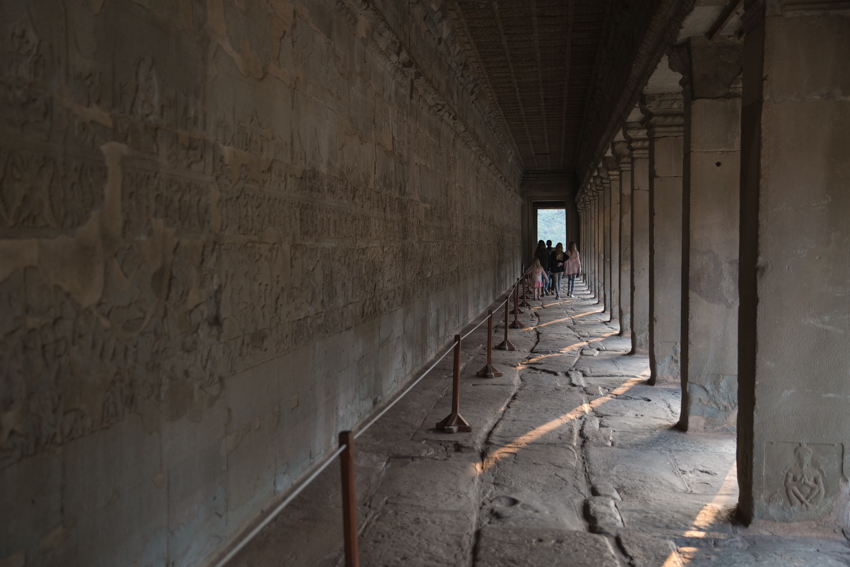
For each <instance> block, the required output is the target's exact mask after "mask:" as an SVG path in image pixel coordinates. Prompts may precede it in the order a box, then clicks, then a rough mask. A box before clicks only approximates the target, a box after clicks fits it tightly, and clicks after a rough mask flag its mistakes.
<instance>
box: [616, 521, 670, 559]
mask: <svg viewBox="0 0 850 567" xmlns="http://www.w3.org/2000/svg"><path fill="white" fill-rule="evenodd" d="M617 543H618V544H619V545H620V547H621V548H622V549H623V551H624V552H625V553H626V555H627V556H628V557H629V560H630V564H631V565H632V566H633V567H662V566H663V567H684V565H685V564H684V562H683V561H682V557H681V556H680V555H679V553H678V552H677V551H676V544H675V541H674V539H673V538H670V537H663V536H658V535H656V534H653V533H647V532H645V531H643V530H640V529H634V530H630V529H623V530H619V531H618V533H617Z"/></svg>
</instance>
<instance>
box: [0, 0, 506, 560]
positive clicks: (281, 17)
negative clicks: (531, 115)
mask: <svg viewBox="0 0 850 567" xmlns="http://www.w3.org/2000/svg"><path fill="white" fill-rule="evenodd" d="M54 4H55V3H53V2H49V1H44V0H37V1H32V2H19V1H6V2H3V4H2V8H0V14H2V16H0V34H2V36H3V37H5V38H7V39H8V41H7V42H6V43H4V44H3V47H2V51H3V58H2V59H3V61H4V64H3V66H2V70H0V73H2V81H0V83H2V85H3V86H2V88H0V91H2V98H3V100H4V103H3V105H2V109H0V184H2V187H0V193H2V195H1V196H0V225H2V226H0V304H2V305H3V317H2V320H3V323H2V324H0V327H2V328H0V350H2V352H3V353H4V354H3V356H2V360H3V364H2V367H3V369H4V372H3V376H2V387H0V392H2V394H0V414H2V416H3V417H2V425H0V469H2V470H3V471H4V473H3V474H5V475H7V476H8V477H10V478H18V477H19V476H20V475H19V474H18V473H14V472H12V471H11V470H8V471H7V470H6V469H7V468H8V467H13V468H17V467H21V471H25V470H31V469H32V468H34V467H36V464H37V463H42V462H43V459H44V458H46V457H45V456H46V455H54V454H56V452H57V451H61V452H62V458H61V459H60V462H59V463H58V464H57V467H58V468H57V470H58V473H56V474H58V475H59V478H58V479H57V478H53V477H52V476H51V477H50V478H47V477H43V475H41V476H40V475H34V478H42V479H43V482H44V483H45V486H44V490H43V492H42V495H43V497H44V498H43V499H36V506H37V510H32V511H31V512H27V513H24V512H22V513H21V518H20V525H22V526H29V528H27V529H28V530H31V532H30V533H28V534H27V535H26V536H23V535H21V534H19V533H18V532H17V531H15V532H14V533H9V534H8V535H9V538H6V537H3V538H2V539H3V541H4V545H7V544H6V542H7V541H8V542H9V543H8V545H9V546H11V548H10V549H5V548H3V549H2V550H0V559H2V558H5V557H6V556H7V555H10V554H12V553H13V552H14V553H17V552H18V551H20V550H22V549H25V551H26V553H25V554H26V556H27V557H28V559H27V564H32V565H36V564H39V563H44V564H47V563H48V562H50V561H52V562H54V563H57V562H58V564H63V565H69V566H73V565H87V566H88V565H101V564H116V563H121V562H124V563H127V562H130V563H133V562H136V563H139V564H149V563H150V564H166V563H169V564H174V565H194V564H197V563H199V562H201V561H205V560H207V559H208V558H209V556H210V555H211V554H214V553H215V552H216V551H217V550H218V549H220V546H222V545H224V544H225V543H226V542H228V541H229V538H231V537H232V536H234V535H235V534H237V533H239V532H240V531H242V530H243V529H244V527H245V526H246V525H247V524H248V523H250V522H251V521H253V519H254V518H255V517H256V515H257V514H259V513H260V512H261V510H262V509H263V508H264V507H267V505H268V504H269V502H270V501H272V500H274V499H275V498H276V497H277V495H278V494H279V493H280V492H282V491H285V490H287V489H288V488H289V487H290V486H291V484H292V482H293V481H294V480H295V479H297V478H298V477H299V476H301V475H302V474H303V473H304V471H305V470H307V469H308V467H309V466H310V465H311V464H312V463H315V461H316V459H318V458H321V456H322V455H323V454H327V451H328V450H329V449H331V448H332V447H333V446H334V444H335V442H336V441H335V440H336V436H337V433H338V432H339V431H340V430H341V429H347V428H351V427H353V426H354V425H355V424H357V423H358V422H361V421H362V420H363V419H364V418H366V417H367V416H368V415H370V414H371V413H372V412H373V411H374V409H375V408H376V407H378V404H380V402H381V400H383V399H384V398H386V397H387V396H388V395H390V394H391V393H393V392H395V391H397V389H398V387H399V385H401V384H403V383H405V382H406V381H407V380H408V379H409V378H410V377H411V376H412V375H413V374H414V373H415V371H416V370H418V369H420V368H421V367H422V366H423V365H424V364H425V362H426V361H427V360H428V359H429V358H431V356H432V355H433V353H435V352H437V351H438V349H440V348H441V347H442V346H443V345H444V344H445V343H446V342H447V341H448V340H449V339H450V338H451V336H452V335H453V334H454V333H455V332H456V331H457V330H458V329H459V328H460V327H461V326H462V325H464V324H466V322H467V321H469V320H470V319H472V318H473V317H476V316H478V315H479V313H480V311H481V310H482V309H483V308H484V307H485V306H487V304H489V303H490V302H491V301H492V300H493V298H494V297H496V296H497V295H498V294H500V293H501V292H502V291H503V290H504V289H505V287H506V286H508V285H509V284H510V282H511V281H512V280H513V277H514V275H515V274H516V273H517V272H518V271H519V265H518V262H519V260H518V258H517V254H518V250H519V237H520V235H519V232H520V218H519V215H518V214H517V212H516V211H517V210H518V207H519V205H520V203H521V200H520V198H519V195H518V191H519V175H520V171H519V164H518V161H517V159H516V157H515V156H514V152H513V150H512V149H510V146H511V144H510V142H507V143H506V141H507V138H506V137H505V136H506V132H505V130H504V129H503V126H502V125H501V124H500V122H499V121H498V119H497V117H496V114H494V112H495V108H494V107H493V106H491V104H492V103H491V102H490V101H489V100H488V99H487V97H482V96H479V94H478V87H477V86H476V85H477V84H478V83H479V81H480V80H481V76H480V71H476V72H472V71H471V70H470V68H469V66H468V59H467V57H466V55H465V53H466V51H465V50H464V49H466V48H463V49H461V47H462V46H461V43H462V42H461V43H459V40H458V39H457V38H458V37H461V36H463V35H464V34H462V33H457V32H460V31H461V30H460V28H458V27H457V25H458V24H457V22H456V21H455V20H453V19H452V18H443V17H442V16H436V14H438V13H439V10H438V9H436V8H433V7H431V6H425V5H418V4H417V5H406V4H405V5H401V4H395V3H386V2H384V3H380V6H378V5H375V4H364V3H358V2H348V1H342V2H337V3H333V2H332V3H327V2H323V1H318V2H317V1H315V0H297V1H295V2H291V3H290V2H275V3H273V5H269V6H266V5H265V4H263V5H262V6H261V5H260V4H256V3H250V2H249V3H244V2H235V3H234V2H232V1H230V0H210V1H209V2H194V3H193V2H141V3H138V2H122V1H112V0H109V1H106V2H104V1H102V0H99V1H96V2H94V3H92V2H88V3H78V4H74V5H69V6H67V7H66V8H67V9H63V10H59V11H57V9H56V6H55V5H54ZM434 18H437V20H438V21H439V24H438V25H437V24H435V23H434ZM414 36H415V37H416V38H417V39H416V40H411V39H410V37H414ZM468 243H475V244H474V246H471V245H468ZM473 265H474V266H475V267H476V268H475V270H470V269H469V267H470V266H473ZM104 451H108V454H110V455H111V456H112V459H107V460H104V457H103V455H104V454H106V453H104ZM410 452H414V451H410ZM29 459H32V460H33V464H32V465H30V464H26V461H27V460H29ZM137 461H138V462H137ZM40 466H41V465H39V466H38V467H36V468H39V467H40ZM57 482H58V483H59V485H61V486H62V487H63V490H62V492H61V493H59V492H57V491H56V490H55V489H54V488H52V487H54V486H55V485H56V483H57ZM24 492H26V491H24ZM3 498H4V501H5V500H6V495H5V493H4V495H3ZM9 498H10V503H16V502H17V501H16V500H11V498H12V497H11V496H10V497H9ZM33 518H39V519H40V521H39V522H38V523H37V524H36V523H34V521H33ZM60 528H61V529H63V530H65V531H64V532H61V533H64V534H65V535H63V536H62V537H60V536H59V535H57V534H60V532H57V531H56V530H58V529H60ZM10 529H11V528H10ZM48 537H49V538H50V541H51V542H52V544H51V545H52V547H51V550H52V551H50V552H49V553H47V552H44V553H43V552H42V551H41V550H40V547H39V541H40V540H41V539H42V538H48ZM7 552H8V553H7ZM48 556H49V557H48ZM119 557H120V560H119V559H116V558H119ZM42 559H43V561H42Z"/></svg>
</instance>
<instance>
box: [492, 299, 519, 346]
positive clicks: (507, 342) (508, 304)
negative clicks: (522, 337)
mask: <svg viewBox="0 0 850 567" xmlns="http://www.w3.org/2000/svg"><path fill="white" fill-rule="evenodd" d="M510 302H511V301H510V296H508V299H507V300H506V301H505V340H503V341H502V342H500V343H499V344H497V345H496V348H497V349H498V350H516V347H515V346H514V344H513V343H512V342H511V341H510V339H508V328H509V327H510V324H509V323H508V311H510V310H509V309H508V307H509V306H510Z"/></svg>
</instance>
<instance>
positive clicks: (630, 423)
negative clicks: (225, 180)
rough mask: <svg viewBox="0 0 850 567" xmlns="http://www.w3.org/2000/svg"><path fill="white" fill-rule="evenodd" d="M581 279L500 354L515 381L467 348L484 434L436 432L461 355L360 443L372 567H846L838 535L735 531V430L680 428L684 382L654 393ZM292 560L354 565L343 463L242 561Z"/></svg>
mask: <svg viewBox="0 0 850 567" xmlns="http://www.w3.org/2000/svg"><path fill="white" fill-rule="evenodd" d="M578 287H579V289H578V293H577V294H576V295H577V297H576V298H572V299H568V298H562V299H561V300H560V301H556V300H554V299H552V298H548V297H547V298H544V299H543V301H542V302H540V301H532V302H531V303H532V307H531V308H529V309H526V311H525V313H524V314H523V315H520V316H519V318H520V321H522V322H523V323H524V324H525V325H526V328H525V329H522V330H519V331H514V330H512V331H511V341H512V342H513V343H514V344H515V345H516V347H517V350H516V351H513V352H505V351H494V352H493V362H494V363H495V364H496V365H497V367H498V368H500V369H501V370H503V371H504V375H503V376H502V377H499V378H493V379H484V378H477V377H475V372H476V371H477V370H478V368H479V367H481V366H483V365H484V362H485V356H486V351H485V348H486V342H487V337H486V325H482V327H480V328H479V329H478V330H477V331H475V332H473V333H472V334H471V335H470V337H469V338H468V339H467V340H466V341H465V342H464V350H463V363H464V366H463V371H462V374H461V378H462V382H461V400H460V403H461V414H462V415H463V416H464V417H465V418H466V419H467V421H469V422H470V423H471V424H473V426H474V430H473V432H472V433H458V434H454V435H449V434H445V433H441V432H437V431H436V430H434V424H435V423H436V422H437V421H439V420H440V419H442V418H443V417H445V415H446V414H447V413H448V412H449V408H450V404H451V391H450V384H451V375H452V362H451V360H450V359H451V357H447V359H446V360H444V361H443V362H441V363H440V365H438V366H437V367H436V368H435V370H434V373H433V375H432V376H429V377H427V378H425V379H424V380H423V381H422V382H421V383H420V384H419V385H418V386H417V387H416V388H415V389H414V390H413V391H412V392H411V393H410V394H408V396H406V397H405V398H404V399H402V400H401V401H400V402H399V403H398V404H397V405H396V406H395V407H394V408H393V409H392V410H391V411H390V412H389V413H388V414H387V415H386V416H385V417H384V418H383V419H382V420H380V421H379V422H378V423H377V424H376V425H375V426H374V427H373V428H372V429H370V430H369V431H368V432H367V433H365V434H364V435H363V436H362V437H361V438H360V439H358V442H357V446H356V449H357V483H358V485H357V489H358V525H359V526H360V529H359V532H360V538H359V544H360V563H361V565H364V566H384V565H386V566H390V565H405V566H407V565H421V566H438V565H440V566H443V565H444V566H471V567H496V566H508V565H564V566H572V567H590V566H612V567H615V566H616V567H620V566H622V567H625V566H632V567H644V566H646V567H674V566H684V565H688V566H702V565H712V566H725V565H729V566H732V565H736V566H737V565H743V566H750V565H753V566H755V565H764V566H791V565H794V566H798V565H799V566H803V565H805V566H810V565H817V566H824V567H832V566H846V565H850V546H848V540H847V539H846V538H845V536H844V535H843V534H842V533H841V532H840V531H837V530H835V529H834V528H833V527H832V526H830V525H826V524H821V525H815V524H812V525H805V526H800V525H797V526H796V527H791V526H788V525H783V524H770V523H759V524H753V525H751V526H749V527H745V526H741V525H736V524H735V523H734V521H733V519H732V518H733V514H734V506H735V503H736V502H737V497H738V492H737V490H738V489H737V478H736V476H735V472H736V469H735V437H734V432H731V431H722V432H715V433H698V434H697V433H683V432H680V431H678V430H676V429H675V428H674V426H675V424H676V422H677V420H678V408H679V404H680V390H679V386H678V384H658V385H656V386H648V385H647V384H646V380H647V378H648V377H649V369H648V359H647V358H646V357H645V356H634V355H628V352H629V350H630V348H631V345H630V342H629V339H628V338H626V337H620V336H618V331H619V329H618V328H616V327H615V326H612V325H611V324H610V323H608V322H607V319H608V317H607V316H606V315H604V314H603V313H601V307H600V306H599V305H596V304H595V300H593V299H592V298H590V297H589V294H588V293H587V291H586V289H585V288H584V287H583V286H578ZM542 305H545V307H543V306H542ZM497 320H498V314H497ZM503 325H504V323H500V324H499V325H498V326H496V328H495V330H494V333H495V335H496V337H501V336H502V333H503V332H504V327H503ZM792 530H793V531H792ZM281 564H283V565H319V566H338V565H342V564H343V562H342V520H341V503H340V489H339V472H338V467H337V466H332V467H331V468H329V469H328V470H327V471H325V472H324V473H323V474H322V476H320V477H319V479H318V480H317V481H316V482H314V483H313V484H312V485H311V486H310V487H308V488H307V489H306V490H305V491H304V493H302V494H301V495H300V496H299V497H298V498H297V499H296V500H295V501H294V502H293V504H292V505H290V507H289V508H287V509H286V510H285V511H284V512H283V514H281V516H280V517H278V518H277V519H276V520H275V521H273V522H272V523H271V524H270V525H269V526H268V527H267V528H266V529H265V530H263V531H262V532H261V533H260V535H258V536H257V538H256V539H255V540H254V541H253V542H251V544H250V545H248V546H247V547H246V549H245V550H244V551H243V552H242V553H241V554H240V555H239V556H237V558H236V559H234V560H233V561H232V562H231V565H232V566H234V567H248V566H265V565H281Z"/></svg>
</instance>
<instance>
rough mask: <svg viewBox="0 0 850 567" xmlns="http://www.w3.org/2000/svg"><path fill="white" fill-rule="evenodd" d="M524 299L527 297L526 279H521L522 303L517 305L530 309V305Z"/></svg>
mask: <svg viewBox="0 0 850 567" xmlns="http://www.w3.org/2000/svg"><path fill="white" fill-rule="evenodd" d="M526 297H528V277H527V276H523V277H522V303H520V304H519V306H520V307H531V304H530V303H529V302H528V301H526Z"/></svg>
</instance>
